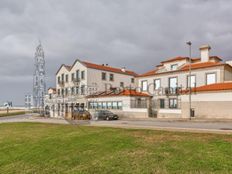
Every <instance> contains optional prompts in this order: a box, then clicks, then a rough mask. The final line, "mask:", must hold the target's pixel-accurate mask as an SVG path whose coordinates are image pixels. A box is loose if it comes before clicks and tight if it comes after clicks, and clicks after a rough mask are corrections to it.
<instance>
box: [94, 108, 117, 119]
mask: <svg viewBox="0 0 232 174" xmlns="http://www.w3.org/2000/svg"><path fill="white" fill-rule="evenodd" d="M93 119H94V120H118V115H117V114H114V113H113V112H111V111H108V110H97V111H95V112H94V114H93Z"/></svg>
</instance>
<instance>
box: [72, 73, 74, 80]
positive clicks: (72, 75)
mask: <svg viewBox="0 0 232 174" xmlns="http://www.w3.org/2000/svg"><path fill="white" fill-rule="evenodd" d="M74 78H75V77H74V73H72V81H74Z"/></svg>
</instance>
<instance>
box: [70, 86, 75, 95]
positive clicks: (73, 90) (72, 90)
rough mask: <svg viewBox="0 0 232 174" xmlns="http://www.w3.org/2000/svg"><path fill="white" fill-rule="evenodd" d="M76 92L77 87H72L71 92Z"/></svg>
mask: <svg viewBox="0 0 232 174" xmlns="http://www.w3.org/2000/svg"><path fill="white" fill-rule="evenodd" d="M74 93H75V88H74V87H72V88H71V94H72V95H73V94H74Z"/></svg>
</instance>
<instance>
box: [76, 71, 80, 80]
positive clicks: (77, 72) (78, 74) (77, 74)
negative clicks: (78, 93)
mask: <svg viewBox="0 0 232 174" xmlns="http://www.w3.org/2000/svg"><path fill="white" fill-rule="evenodd" d="M79 72H80V71H79V70H76V78H77V79H79V78H80V73H79Z"/></svg>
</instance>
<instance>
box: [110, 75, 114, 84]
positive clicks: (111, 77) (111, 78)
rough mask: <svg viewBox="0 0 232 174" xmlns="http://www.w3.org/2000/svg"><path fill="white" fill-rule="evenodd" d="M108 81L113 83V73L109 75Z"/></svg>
mask: <svg viewBox="0 0 232 174" xmlns="http://www.w3.org/2000/svg"><path fill="white" fill-rule="evenodd" d="M109 80H110V81H111V82H113V81H114V74H113V73H110V76H109Z"/></svg>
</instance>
